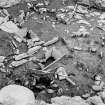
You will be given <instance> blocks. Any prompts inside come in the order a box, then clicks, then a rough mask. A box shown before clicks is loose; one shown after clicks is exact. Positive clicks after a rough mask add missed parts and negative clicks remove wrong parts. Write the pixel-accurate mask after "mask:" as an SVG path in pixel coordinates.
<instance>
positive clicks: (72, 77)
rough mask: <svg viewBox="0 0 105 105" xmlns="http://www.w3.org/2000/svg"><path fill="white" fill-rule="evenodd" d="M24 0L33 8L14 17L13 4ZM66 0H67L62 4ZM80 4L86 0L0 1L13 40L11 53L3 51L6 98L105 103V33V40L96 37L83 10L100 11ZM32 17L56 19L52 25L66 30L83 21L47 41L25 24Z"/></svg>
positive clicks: (2, 94) (38, 104)
mask: <svg viewBox="0 0 105 105" xmlns="http://www.w3.org/2000/svg"><path fill="white" fill-rule="evenodd" d="M77 1H78V0H77ZM82 1H84V2H85V1H86V0H82ZM20 2H22V3H24V2H25V3H26V2H27V3H26V5H27V9H28V10H27V11H24V10H20V11H19V16H17V17H15V18H14V17H12V16H11V14H10V13H9V12H8V10H7V9H8V8H9V7H11V6H13V5H16V4H19V3H20ZM65 2H67V1H66V0H62V5H65ZM91 2H92V3H93V2H94V1H92V0H89V2H88V3H91ZM102 2H104V0H102V1H101V0H100V2H99V1H97V0H96V2H95V3H96V4H97V3H99V4H100V3H102ZM80 4H86V3H82V2H80V1H78V3H76V5H75V6H64V7H62V8H59V9H49V8H47V6H49V5H50V1H49V0H44V3H42V2H38V0H31V1H29V0H23V1H22V0H8V1H7V0H4V1H2V0H1V1H0V6H1V7H2V8H1V9H0V29H1V30H0V31H2V32H4V33H8V37H9V38H10V40H11V41H8V43H10V46H12V50H13V53H12V54H10V55H8V54H7V55H8V56H5V55H3V54H1V52H0V76H1V75H2V78H3V79H4V80H5V81H6V83H5V84H4V85H3V86H1V84H2V83H1V82H0V88H1V90H0V104H3V105H8V104H9V105H77V104H79V105H105V99H104V98H105V82H104V76H103V75H104V74H105V73H103V72H104V70H103V69H102V67H103V66H102V65H104V63H103V62H104V52H103V51H104V45H105V37H104V36H99V37H98V38H100V40H98V41H94V40H93V38H92V36H91V35H90V32H89V31H88V30H87V29H88V28H89V29H90V30H92V31H93V30H94V27H92V24H90V23H89V22H88V21H86V19H84V18H83V16H85V17H86V18H87V17H90V16H93V15H96V14H97V13H94V14H93V12H92V13H90V12H89V11H88V8H86V7H83V5H82V6H81V5H80ZM89 5H90V4H89ZM90 6H91V5H90ZM36 14H37V15H36ZM51 14H52V15H51ZM50 15H51V16H50ZM99 15H100V14H99ZM37 16H39V17H37ZM30 17H32V18H33V20H34V21H35V22H37V23H40V24H42V23H43V22H46V21H47V22H48V24H51V26H52V28H51V29H49V30H48V31H50V30H53V29H54V30H56V29H58V28H59V25H61V30H60V31H62V29H63V28H65V27H66V26H67V27H69V26H70V25H71V24H72V23H73V22H74V21H76V23H78V24H80V26H79V29H78V30H77V31H74V32H70V31H69V28H68V29H67V27H66V28H65V32H66V34H67V36H63V37H62V35H59V34H57V35H56V36H53V37H52V38H51V39H50V40H47V41H46V40H43V38H41V37H40V35H38V34H37V33H35V32H34V31H33V30H32V29H29V28H28V27H25V26H24V24H25V23H26V22H27V21H28V20H29V19H30ZM39 18H40V19H39ZM104 19H105V14H104V13H102V15H101V16H100V17H99V21H98V22H97V24H98V25H97V26H96V27H98V28H100V29H101V30H103V31H105V29H104ZM81 24H82V25H81ZM62 25H64V27H63V28H62ZM84 25H86V27H85V26H84ZM49 27H50V25H49ZM87 27H88V28H87ZM45 31H46V30H45ZM46 33H47V32H46ZM60 34H62V33H60ZM48 37H49V36H48ZM94 37H95V36H94ZM96 37H97V36H96ZM96 37H95V38H96ZM0 38H2V37H0ZM5 39H6V38H5ZM96 39H97V38H96ZM0 41H1V40H0ZM81 43H82V44H81ZM4 44H5V43H4ZM23 44H24V45H25V47H26V51H23V50H24V46H23V47H21V46H22V45H23ZM10 46H9V47H10ZM100 49H101V50H102V51H101V50H100ZM5 50H7V49H6V48H5ZM94 58H95V59H94ZM92 60H93V61H92ZM95 64H96V65H95ZM103 68H104V67H103ZM102 73H103V74H102ZM0 79H1V77H0ZM85 88H86V89H85Z"/></svg>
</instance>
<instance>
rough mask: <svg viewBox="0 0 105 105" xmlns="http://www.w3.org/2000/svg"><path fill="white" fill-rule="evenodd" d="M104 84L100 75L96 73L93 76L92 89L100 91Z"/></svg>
mask: <svg viewBox="0 0 105 105" xmlns="http://www.w3.org/2000/svg"><path fill="white" fill-rule="evenodd" d="M104 86H105V83H104V82H103V81H102V77H101V76H100V75H97V76H96V77H95V81H94V85H93V86H92V88H93V90H94V91H101V90H102V89H103V88H104Z"/></svg>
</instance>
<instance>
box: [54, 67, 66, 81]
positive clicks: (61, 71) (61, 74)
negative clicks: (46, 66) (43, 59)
mask: <svg viewBox="0 0 105 105" xmlns="http://www.w3.org/2000/svg"><path fill="white" fill-rule="evenodd" d="M56 74H57V75H58V77H59V80H63V79H65V78H66V77H67V76H68V75H67V73H66V70H65V68H64V67H59V68H58V69H57V71H56Z"/></svg>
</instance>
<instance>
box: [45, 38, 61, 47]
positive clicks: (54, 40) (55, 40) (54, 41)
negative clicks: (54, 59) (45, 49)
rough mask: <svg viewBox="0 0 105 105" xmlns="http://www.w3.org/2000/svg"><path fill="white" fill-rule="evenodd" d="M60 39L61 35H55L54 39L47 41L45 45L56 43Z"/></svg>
mask: <svg viewBox="0 0 105 105" xmlns="http://www.w3.org/2000/svg"><path fill="white" fill-rule="evenodd" d="M58 40H59V37H54V38H53V39H52V40H50V41H48V42H46V43H45V44H44V46H49V45H52V44H54V43H56V42H57V41H58Z"/></svg>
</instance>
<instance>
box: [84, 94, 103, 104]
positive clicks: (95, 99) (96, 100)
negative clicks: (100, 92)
mask: <svg viewBox="0 0 105 105" xmlns="http://www.w3.org/2000/svg"><path fill="white" fill-rule="evenodd" d="M86 101H87V103H89V105H90V104H94V105H104V103H103V101H102V99H101V97H100V96H93V97H89V98H88V99H87V100H86Z"/></svg>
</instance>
